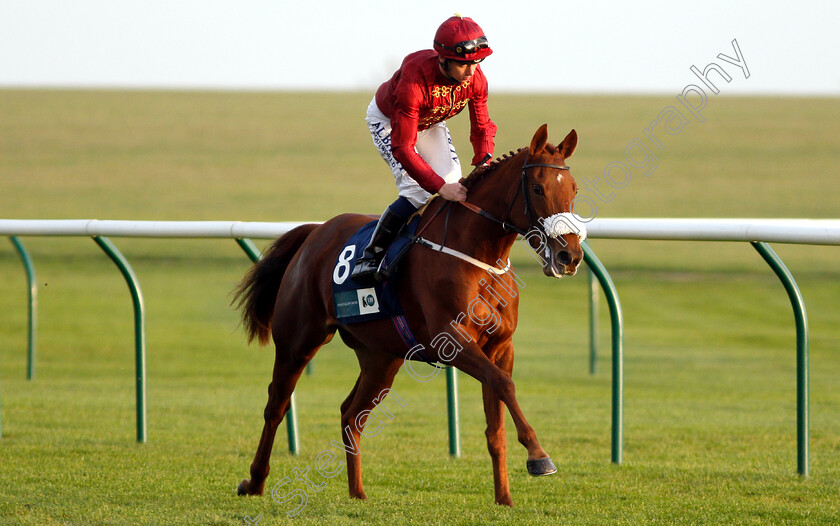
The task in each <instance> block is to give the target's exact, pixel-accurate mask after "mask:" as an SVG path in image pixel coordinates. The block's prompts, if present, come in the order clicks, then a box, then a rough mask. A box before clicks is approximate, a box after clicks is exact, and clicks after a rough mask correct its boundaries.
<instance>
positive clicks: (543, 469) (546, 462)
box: [526, 457, 557, 477]
mask: <svg viewBox="0 0 840 526" xmlns="http://www.w3.org/2000/svg"><path fill="white" fill-rule="evenodd" d="M526 465H527V466H528V474H529V475H531V476H534V477H541V476H543V475H551V474H552V473H557V468H556V467H554V463H553V462H552V461H551V458H550V457H545V458H538V459H537V460H529V461H528V462H526Z"/></svg>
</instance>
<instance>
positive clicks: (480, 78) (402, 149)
mask: <svg viewBox="0 0 840 526" xmlns="http://www.w3.org/2000/svg"><path fill="white" fill-rule="evenodd" d="M491 53H493V50H492V49H490V47H489V46H488V44H487V37H486V36H485V34H484V31H483V30H482V29H481V28H480V27H479V26H478V24H476V23H475V22H474V21H473V20H472V19H471V18H466V17H462V16H460V15H456V16H453V17H451V18H449V19H447V20H446V21H444V22H443V24H441V25H440V27H439V28H438V30H437V32H436V33H435V39H434V49H433V50H432V49H427V50H423V51H417V52H415V53H412V54H410V55H408V56H407V57H405V59H404V60H403V62H402V65H401V66H400V69H398V70H397V71H396V73H394V75H393V76H392V77H391V79H390V80H388V81H386V82H385V83H384V84H382V85H381V86H380V87H379V89H378V90H377V91H376V95H375V96H374V98H373V100H372V101H371V102H370V105H369V106H368V109H367V116H366V118H365V120H366V121H367V124H368V128H369V129H370V133H371V137H372V138H373V144H374V145H375V146H376V148H377V149H378V150H379V154H380V155H381V156H382V158H383V159H384V160H385V162H386V163H388V166H390V167H391V171H392V172H393V174H394V178H395V179H396V183H397V189H398V190H399V197H398V198H397V200H396V201H394V202H393V203H391V204H390V205H389V206H388V208H386V209H385V211H384V212H383V213H382V216H381V217H380V218H379V223H378V224H377V225H376V229H375V230H374V232H373V237H372V238H371V240H370V243H369V244H368V246H367V247H365V249H364V252H363V253H362V255H361V256H360V257H359V258H358V259H357V260H356V265H355V268H354V269H353V274H352V277H353V278H362V279H364V278H369V277H375V278H377V279H378V278H379V276H378V275H377V269H378V267H379V263H380V262H381V260H382V257H383V255H384V253H385V251H386V250H387V248H388V246H389V245H390V244H391V243H392V242H393V241H394V239H396V237H397V234H398V233H399V231H400V230H401V229H402V227H403V226H404V225H405V223H406V222H407V221H408V219H409V217H411V215H412V214H414V212H416V211H417V209H418V208H420V207H421V206H422V205H423V204H424V203H425V202H426V201H427V200H428V199H429V197H431V195H432V194H435V193H437V194H439V195H440V196H441V197H443V198H444V199H447V200H449V201H464V200H465V199H466V198H467V189H466V187H464V186H463V185H462V184H461V183H460V180H461V163H460V161H459V160H458V155H457V154H456V153H455V149H454V147H453V146H452V139H451V137H450V134H449V129H448V128H447V127H446V122H445V121H446V119H448V118H449V117H454V116H455V115H457V114H458V113H460V112H461V110H463V109H464V108H465V107H467V106H468V107H469V115H470V142H471V143H472V146H473V152H474V154H475V155H474V156H473V159H472V163H471V164H473V165H478V164H481V163H483V162H485V161H486V160H487V159H489V158H491V157H492V156H493V147H494V139H495V136H496V125H495V124H494V123H493V121H492V120H490V116H489V114H488V112H487V78H486V77H485V76H484V73H483V72H482V71H481V67H480V66H479V63H480V62H481V61H482V60H484V59H485V58H486V57H487V56H489V55H490V54H491Z"/></svg>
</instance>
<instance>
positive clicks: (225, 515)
mask: <svg viewBox="0 0 840 526" xmlns="http://www.w3.org/2000/svg"><path fill="white" fill-rule="evenodd" d="M368 98H369V95H367V94H334V93H331V94H303V93H248V94H242V93H189V92H160V93H147V92H132V91H125V92H105V91H103V92H95V91H13V90H0V115H2V118H0V185H1V186H0V216H3V217H5V218H33V219H34V218H99V219H147V220H153V219H161V220H163V219H165V220H210V219H229V220H245V221H283V220H305V219H313V220H323V219H326V218H328V217H331V216H332V215H335V214H337V213H340V212H343V211H358V212H369V213H377V212H379V211H380V210H381V209H382V208H384V206H385V205H386V204H387V203H388V202H390V200H391V199H392V198H393V194H394V191H393V188H392V183H391V181H390V175H389V173H388V171H387V170H386V169H385V167H384V166H383V165H382V162H381V160H380V159H379V158H378V156H377V155H376V153H375V152H374V151H373V148H372V147H371V145H370V144H369V139H368V137H367V136H366V132H365V128H364V123H363V122H362V121H361V118H362V112H363V111H364V108H365V107H366V103H367V100H368ZM671 100H673V98H668V97H606V96H604V97H583V96H579V97H572V96H546V95H542V96H513V95H499V96H496V97H494V98H493V99H491V108H490V109H491V112H492V114H493V117H494V119H495V120H496V122H497V124H498V125H499V128H500V132H499V137H498V140H497V145H498V146H497V150H498V152H499V153H501V152H503V151H507V150H509V149H515V148H518V147H521V146H525V145H526V144H527V142H528V141H529V140H530V137H531V135H532V134H533V131H534V130H535V129H536V128H537V126H539V125H540V124H542V123H543V122H548V123H549V131H550V134H551V137H552V139H553V140H554V141H558V140H560V139H562V136H563V135H565V133H566V132H567V131H568V129H569V128H572V127H575V128H576V129H577V130H578V133H579V134H580V145H579V149H578V151H577V152H576V154H575V156H574V157H573V158H572V159H571V163H572V167H573V173H574V174H575V175H576V177H578V179H579V180H580V179H581V178H583V177H590V178H591V177H595V176H599V175H601V174H602V173H603V170H604V167H605V166H606V165H607V164H608V163H610V162H612V161H620V160H622V159H623V155H624V148H625V147H626V145H627V144H628V143H629V142H630V141H632V140H633V138H634V137H636V136H640V137H641V135H640V134H641V133H642V130H643V129H644V128H645V127H647V125H648V123H649V122H650V120H651V119H653V118H655V117H656V115H657V114H658V113H659V111H660V110H661V109H662V108H664V107H665V106H667V105H669V104H671ZM838 111H840V101H838V100H837V99H804V98H802V99H799V98H790V99H782V98H712V99H710V100H709V103H708V106H707V109H706V111H705V112H704V115H705V117H706V122H704V123H703V124H699V123H696V122H692V123H690V124H689V125H688V126H686V127H685V129H684V130H683V131H682V133H681V134H680V135H677V136H670V137H667V138H666V139H667V140H663V142H665V148H664V149H663V150H661V151H658V150H657V151H656V153H657V156H658V161H659V167H658V169H657V171H656V173H654V174H653V175H651V176H650V177H647V178H645V177H643V176H641V175H637V174H636V173H635V172H634V173H633V179H632V181H631V182H630V184H629V185H628V186H627V187H625V188H622V189H619V190H615V194H616V196H615V198H614V199H613V200H612V201H611V202H610V203H605V204H604V206H603V207H602V209H601V210H600V212H599V215H602V216H603V217H621V216H626V217H638V216H653V217H668V216H682V217H834V218H836V217H838V216H840V204H838V201H837V199H836V196H837V195H838V193H840V177H838V175H840V169H839V168H837V166H838V165H837V163H836V161H837V157H838V153H840V151H838V146H837V143H836V137H838V136H840V124H838V123H837V122H836V119H834V118H833V115H837V114H838ZM466 120H467V119H466V118H465V117H460V118H458V119H455V120H453V121H452V122H451V123H450V125H451V128H452V129H453V134H454V136H455V141H456V146H457V147H458V148H459V151H460V152H461V155H462V157H464V158H468V157H469V146H468V144H467V141H466V137H467V128H466V122H465V121H466ZM601 184H602V185H603V182H602V183H601ZM602 188H603V189H606V187H602ZM112 240H113V241H114V242H115V243H116V244H117V246H118V247H119V248H120V249H121V250H122V251H123V253H124V254H125V255H126V256H127V257H128V259H129V260H130V261H131V263H132V265H133V267H134V270H135V272H136V274H137V276H138V278H139V280H140V282H141V285H142V289H143V293H144V297H145V302H146V307H147V335H148V404H149V406H148V414H149V422H148V423H149V441H148V443H146V444H142V445H141V444H137V443H136V442H135V440H134V437H135V428H134V380H133V375H134V362H133V347H132V344H133V327H132V318H131V302H130V298H129V294H128V291H127V290H126V286H125V283H124V282H123V281H122V278H121V277H120V276H119V273H118V272H117V271H116V269H115V268H114V266H113V264H112V263H111V262H110V261H108V259H107V258H106V257H105V256H104V255H103V254H102V253H101V251H100V250H99V249H98V248H97V247H96V246H95V245H94V243H93V242H92V241H90V240H86V239H81V238H67V239H61V238H35V237H28V238H23V241H24V243H25V244H26V246H27V247H28V248H29V250H30V251H31V253H32V256H33V258H34V260H35V265H36V272H37V278H38V285H39V289H38V292H39V330H38V357H37V370H36V378H35V379H34V380H33V381H27V380H26V379H25V369H26V358H25V348H26V338H25V335H26V304H25V301H26V288H25V277H24V273H23V269H22V266H21V264H20V262H19V260H18V258H17V256H16V254H15V253H14V251H13V249H12V246H11V244H9V243H6V247H5V248H3V246H2V244H0V312H2V313H3V317H2V321H0V411H2V435H3V436H2V439H0V524H33V525H34V524H38V525H43V524H232V525H242V524H245V518H246V517H252V518H255V517H256V516H257V515H261V516H262V521H261V522H260V524H262V525H265V524H284V523H291V522H299V523H304V524H388V525H390V524H488V523H498V524H517V525H518V524H644V523H662V524H829V523H836V522H838V520H840V510H839V509H838V507H839V505H838V502H840V483H838V480H840V414H838V411H837V407H838V406H840V391H838V389H837V380H836V379H837V378H838V377H840V353H838V349H840V328H838V324H837V316H838V303H837V298H838V297H840V264H839V263H838V261H840V258H838V252H837V250H838V249H837V248H836V247H808V246H794V245H774V248H775V250H776V251H777V252H778V253H779V254H780V256H781V257H782V258H783V259H784V260H785V262H786V263H787V264H788V266H789V268H790V269H791V271H792V272H793V274H794V276H795V277H796V279H797V281H798V283H799V286H800V288H801V290H802V293H803V296H804V298H805V302H806V305H807V308H808V316H809V325H810V329H811V340H810V346H811V368H810V371H811V406H810V409H811V441H810V448H811V476H810V477H809V478H807V479H801V478H800V477H799V476H797V475H796V437H795V414H796V411H795V395H794V393H795V375H794V348H795V340H794V325H793V319H792V314H791V309H790V304H789V302H788V299H787V297H786V295H785V293H784V290H783V288H782V286H781V285H780V284H779V283H778V281H777V280H776V279H775V278H774V277H773V275H772V272H771V271H770V270H769V269H768V268H767V267H766V265H765V264H764V263H763V261H761V258H760V257H759V256H758V254H756V253H755V251H754V250H752V249H751V248H750V247H749V246H748V245H746V244H732V243H687V242H674V243H670V242H636V241H607V240H592V241H591V245H592V247H593V248H594V250H595V251H596V252H597V254H598V256H599V258H600V259H601V260H602V261H603V262H604V263H605V265H606V266H607V268H608V269H609V270H610V272H611V274H612V277H613V279H614V280H615V282H616V285H617V287H618V290H619V294H620V296H621V302H622V307H623V309H624V315H625V326H626V338H625V348H626V363H625V396H626V402H625V448H624V459H625V462H624V464H622V465H620V466H615V465H612V464H611V463H610V462H609V458H610V442H609V438H610V429H609V426H610V420H609V415H610V405H609V399H610V385H609V368H610V363H609V349H608V334H609V320H608V317H607V313H606V306H605V305H602V307H601V313H600V316H599V329H600V344H601V355H600V358H599V369H600V372H599V374H597V375H595V376H591V375H590V374H589V373H588V356H587V348H588V333H587V323H588V319H587V318H588V311H587V301H586V280H585V276H584V275H583V274H581V275H580V276H577V277H574V278H569V279H563V280H561V281H559V282H558V281H553V280H549V279H547V278H545V277H543V276H542V275H541V273H539V272H538V270H537V269H536V268H534V267H533V265H531V264H529V263H528V262H529V261H531V260H530V258H528V256H526V255H524V254H523V253H521V252H517V253H516V254H515V257H514V264H515V265H516V268H517V272H518V274H519V275H520V276H521V277H522V278H523V279H524V280H525V282H526V284H527V286H526V287H525V288H524V289H523V290H522V301H521V312H520V328H519V331H518V332H517V334H516V345H517V360H516V368H515V372H514V379H515V380H516V382H517V395H518V399H519V401H520V404H521V405H522V407H523V410H524V411H525V413H526V415H527V416H528V419H529V421H530V423H531V424H532V425H533V426H534V428H535V429H536V431H537V433H538V435H539V436H540V440H541V443H542V445H543V446H544V447H545V448H546V450H547V451H548V452H549V453H550V454H551V455H552V457H553V459H554V461H555V463H556V464H557V466H558V469H559V472H558V474H557V475H554V476H553V477H547V478H538V479H534V478H530V477H529V476H528V475H527V473H526V471H525V466H524V462H525V451H524V450H523V448H522V447H521V446H520V445H519V444H518V443H517V442H516V437H515V434H514V433H513V432H512V430H513V426H512V423H511V422H510V419H509V418H508V426H507V427H508V441H509V458H508V465H509V469H510V478H511V487H512V493H513V498H514V502H515V504H516V507H515V508H513V509H503V508H501V507H498V506H496V505H494V504H493V484H492V473H491V467H490V461H489V457H488V455H487V450H486V445H485V441H484V433H483V431H484V423H483V422H484V417H483V411H482V405H481V400H480V389H479V386H478V384H477V382H475V381H474V380H472V379H470V378H468V377H465V376H464V375H461V385H460V396H461V400H460V401H461V438H462V449H463V453H464V454H463V457H462V458H460V459H451V458H449V457H448V455H447V434H446V411H445V404H446V400H445V390H444V381H443V375H441V376H440V377H439V378H437V379H435V380H434V381H432V382H429V383H419V382H417V381H415V380H413V379H412V378H411V377H409V376H408V374H406V373H405V371H403V372H401V373H400V374H399V376H398V378H397V381H396V382H395V384H394V390H395V392H396V393H398V394H399V395H400V396H401V397H402V398H403V399H404V400H405V402H406V405H405V407H400V406H399V405H398V404H396V403H390V404H389V405H388V407H389V408H390V409H391V411H392V412H393V413H394V415H395V418H394V420H393V421H391V422H389V423H388V424H387V426H386V427H385V428H384V429H383V431H382V432H381V434H379V435H378V436H376V437H372V438H368V439H366V440H364V441H363V445H362V447H363V466H364V474H365V487H366V491H367V494H368V496H369V500H368V501H367V502H356V501H352V500H350V499H349V498H348V497H347V485H346V484H347V483H346V478H345V474H344V473H343V472H342V473H341V474H339V475H338V476H336V477H335V478H332V479H327V480H324V479H323V478H322V477H320V476H319V475H317V474H316V473H314V469H315V464H314V462H315V457H316V456H317V455H318V453H319V452H321V451H323V450H334V449H335V448H334V447H332V446H331V445H330V442H331V441H332V440H338V439H339V436H340V435H339V429H338V406H339V404H340V403H341V401H342V400H343V399H344V397H345V396H346V394H347V392H349V390H350V388H351V387H352V384H353V382H354V380H355V377H356V375H357V371H358V367H357V365H356V361H355V357H354V356H353V353H352V352H351V351H349V350H347V349H346V348H345V347H343V346H342V345H341V344H340V343H337V342H336V343H331V344H330V345H328V346H326V347H325V348H324V349H322V350H321V351H320V353H319V354H318V356H317V357H316V359H315V362H314V374H313V375H312V376H304V377H303V378H302V379H301V382H300V383H299V385H298V390H297V393H298V396H297V400H298V415H299V421H300V432H301V440H302V451H301V454H300V456H298V457H292V456H290V455H288V453H286V440H285V433H284V432H282V431H281V433H279V434H278V435H279V436H278V440H277V442H276V445H275V454H274V457H273V465H272V469H273V470H272V474H271V476H270V478H269V481H268V485H269V488H270V487H271V486H273V485H274V484H276V483H277V481H279V480H280V479H282V478H283V477H289V478H291V479H292V480H294V476H295V475H294V471H293V470H295V469H298V470H305V469H306V468H310V469H311V470H312V472H311V473H310V475H311V478H312V480H313V482H316V483H318V482H321V481H323V482H324V483H325V487H324V489H323V490H322V491H320V492H313V491H309V500H308V503H307V505H306V507H305V508H304V509H303V511H302V512H301V513H300V514H299V515H298V516H297V517H295V518H294V519H290V518H288V517H287V516H286V512H287V511H289V510H291V509H292V508H293V503H291V502H290V503H287V504H280V503H278V502H275V501H273V500H272V499H271V497H270V496H269V495H266V496H264V497H262V498H240V497H237V496H236V495H235V487H236V484H237V483H238V482H239V480H241V479H242V478H243V477H246V476H247V471H248V465H249V464H250V462H251V459H252V455H253V452H254V448H255V447H256V442H257V439H258V435H259V432H260V429H261V426H262V410H263V406H264V404H265V397H266V395H265V392H266V387H267V384H268V380H269V376H270V371H271V363H272V352H271V350H269V349H259V348H256V347H251V348H248V347H246V345H245V343H244V338H243V335H242V332H241V329H240V328H238V326H237V313H236V312H234V311H232V310H231V309H230V308H229V306H228V303H229V301H230V291H231V289H232V288H233V286H234V285H235V283H236V282H237V281H238V280H239V279H240V277H241V276H242V274H243V273H244V272H245V271H246V270H247V268H248V266H249V263H248V260H247V258H246V257H245V255H244V254H243V253H242V252H241V250H240V249H239V248H238V247H237V246H236V245H235V243H234V242H233V241H228V240H203V241H201V240H145V239H120V238H115V239H112ZM418 370H419V371H422V369H418ZM291 487H295V488H302V487H303V485H302V483H300V482H297V481H294V482H293V484H290V485H289V486H288V488H291Z"/></svg>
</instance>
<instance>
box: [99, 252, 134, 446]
mask: <svg viewBox="0 0 840 526" xmlns="http://www.w3.org/2000/svg"><path fill="white" fill-rule="evenodd" d="M93 240H94V241H95V242H96V244H97V245H99V247H100V248H101V249H102V250H104V251H105V253H106V254H107V255H108V257H109V258H111V261H113V262H114V263H115V264H116V265H117V267H118V268H119V269H120V272H122V275H123V278H125V282H126V284H127V285H128V289H129V290H130V291H131V299H132V301H133V303H134V367H135V385H136V398H137V441H138V442H141V443H145V442H146V431H147V430H146V322H145V311H144V308H143V293H142V292H141V291H140V283H139V282H138V281H137V276H136V275H135V274H134V270H132V268H131V265H129V263H128V260H127V259H125V256H123V255H122V253H120V251H119V250H118V249H117V247H116V246H115V245H114V244H113V243H112V242H111V240H110V239H108V238H107V237H104V236H93Z"/></svg>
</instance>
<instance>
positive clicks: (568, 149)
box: [558, 129, 577, 159]
mask: <svg viewBox="0 0 840 526" xmlns="http://www.w3.org/2000/svg"><path fill="white" fill-rule="evenodd" d="M575 147H577V132H576V131H575V130H574V129H572V131H570V132H569V135H566V138H565V139H563V144H561V145H560V148H558V149H559V150H560V155H562V156H563V159H568V158H569V157H571V156H572V154H573V153H575Z"/></svg>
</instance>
